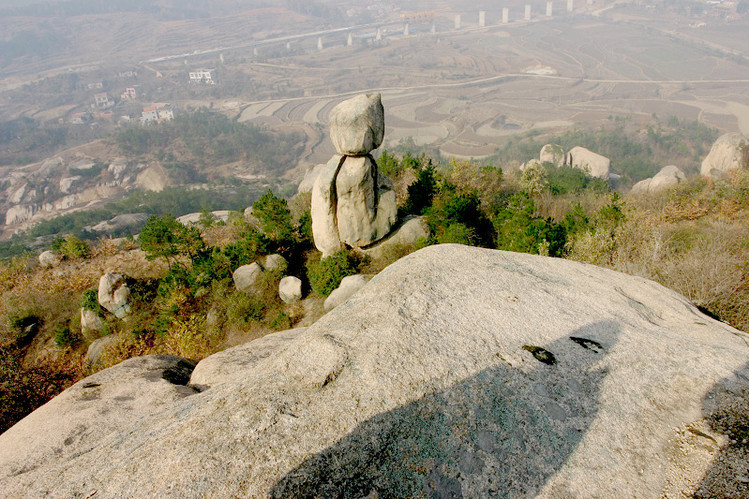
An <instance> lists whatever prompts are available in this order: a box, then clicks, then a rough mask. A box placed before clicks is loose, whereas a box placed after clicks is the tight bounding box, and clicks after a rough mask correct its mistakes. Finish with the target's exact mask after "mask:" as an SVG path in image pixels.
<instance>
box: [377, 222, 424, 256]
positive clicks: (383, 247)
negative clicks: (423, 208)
mask: <svg viewBox="0 0 749 499" xmlns="http://www.w3.org/2000/svg"><path fill="white" fill-rule="evenodd" d="M431 234H432V233H431V232H430V230H429V226H428V225H427V223H426V220H424V217H413V218H409V219H406V220H404V221H403V223H402V224H401V225H399V226H398V227H396V228H395V229H393V231H392V232H391V233H390V235H389V236H388V237H386V238H385V239H383V240H381V241H378V242H377V243H375V244H373V245H372V246H369V247H367V248H366V249H363V250H362V252H363V253H364V254H365V255H368V256H370V257H371V258H375V259H376V258H381V257H382V256H384V255H385V254H387V252H388V251H392V250H394V249H396V248H398V247H403V246H415V245H416V244H418V243H419V240H426V239H429V237H430V236H431Z"/></svg>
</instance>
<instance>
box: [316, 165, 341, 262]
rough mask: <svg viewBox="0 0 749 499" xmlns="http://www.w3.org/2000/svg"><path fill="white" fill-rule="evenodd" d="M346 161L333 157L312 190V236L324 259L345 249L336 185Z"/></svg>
mask: <svg viewBox="0 0 749 499" xmlns="http://www.w3.org/2000/svg"><path fill="white" fill-rule="evenodd" d="M344 159H345V157H344V156H339V155H335V156H333V157H332V158H331V159H330V161H328V164H326V165H325V168H323V170H322V171H321V172H320V174H319V175H318V176H317V180H315V185H314V186H313V188H312V199H311V207H310V216H311V217H312V236H313V239H314V240H315V247H316V248H317V249H318V250H320V251H321V252H322V254H323V258H324V257H326V256H330V255H332V254H333V253H335V252H336V251H338V250H339V249H341V248H342V247H343V246H342V245H341V239H340V237H339V236H338V222H337V220H336V203H337V196H336V191H335V188H336V187H335V184H336V176H337V175H338V170H339V169H340V168H341V165H342V164H343V160H344Z"/></svg>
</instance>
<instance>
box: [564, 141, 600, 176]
mask: <svg viewBox="0 0 749 499" xmlns="http://www.w3.org/2000/svg"><path fill="white" fill-rule="evenodd" d="M564 164H565V165H569V166H573V167H575V168H580V169H581V170H585V171H586V172H588V174H589V175H590V176H592V177H597V178H602V179H604V180H605V179H608V178H609V170H610V168H611V160H610V159H609V158H607V157H606V156H601V155H600V154H597V153H594V152H593V151H589V150H588V149H586V148H584V147H580V146H576V147H573V148H572V149H570V150H569V152H567V154H566V156H565V158H564Z"/></svg>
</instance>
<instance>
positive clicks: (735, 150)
mask: <svg viewBox="0 0 749 499" xmlns="http://www.w3.org/2000/svg"><path fill="white" fill-rule="evenodd" d="M747 145H749V139H747V138H746V137H744V136H743V135H741V134H740V133H726V134H724V135H721V136H720V137H718V140H716V141H715V143H714V144H713V147H712V148H711V149H710V152H709V153H708V155H707V156H706V157H705V159H704V160H703V161H702V167H701V168H700V173H701V174H702V176H704V177H709V178H721V177H723V176H725V175H726V174H727V173H728V171H729V170H734V169H737V168H741V164H742V160H744V161H747V160H749V158H744V157H743V155H744V154H747V153H745V152H744V151H745V150H746V149H745V148H746V147H747Z"/></svg>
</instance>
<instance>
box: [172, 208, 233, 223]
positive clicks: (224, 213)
mask: <svg viewBox="0 0 749 499" xmlns="http://www.w3.org/2000/svg"><path fill="white" fill-rule="evenodd" d="M210 214H211V216H212V217H213V219H214V220H216V221H219V222H227V221H228V220H229V215H230V214H231V211H230V210H216V211H212V212H210ZM204 216H205V215H204V214H203V212H197V213H188V214H187V215H182V216H181V217H177V221H178V222H179V223H181V224H182V225H188V224H197V223H199V222H200V219H201V218H202V217H204Z"/></svg>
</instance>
